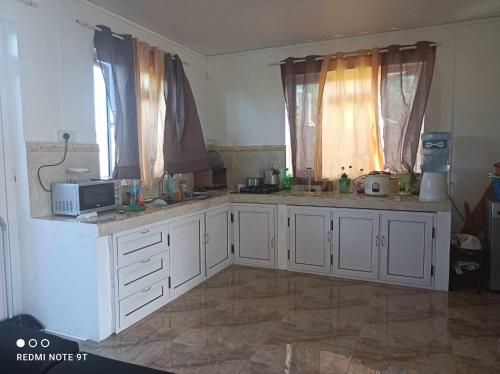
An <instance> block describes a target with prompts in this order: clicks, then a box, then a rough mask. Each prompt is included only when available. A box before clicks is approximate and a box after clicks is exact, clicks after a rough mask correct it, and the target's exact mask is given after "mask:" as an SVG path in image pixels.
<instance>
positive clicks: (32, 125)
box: [0, 0, 207, 317]
mask: <svg viewBox="0 0 500 374" xmlns="http://www.w3.org/2000/svg"><path fill="white" fill-rule="evenodd" d="M36 3H37V4H38V6H37V7H30V6H27V5H25V4H23V3H21V2H18V1H16V0H0V19H1V20H2V21H5V23H6V24H9V32H11V31H12V32H15V34H17V41H18V42H17V49H18V53H16V51H13V52H12V53H13V57H15V58H12V60H13V61H12V64H15V66H14V65H13V66H14V67H13V68H12V71H14V73H15V74H11V75H10V76H9V79H0V91H1V92H2V94H3V92H9V93H10V96H8V99H9V100H8V102H7V101H5V103H8V104H9V106H8V108H6V110H4V115H5V117H4V119H5V125H6V127H7V133H8V134H9V142H8V143H7V147H6V149H7V155H8V156H9V157H8V160H7V162H8V165H7V167H8V173H7V175H8V178H9V180H14V175H16V180H17V182H16V186H15V193H14V192H12V193H10V192H9V202H10V203H11V204H12V205H10V206H9V208H15V209H12V211H14V212H15V213H17V217H16V214H13V215H12V217H13V218H12V219H11V220H10V224H11V225H12V226H13V225H14V221H17V229H18V235H16V236H17V240H13V242H16V244H17V243H18V244H19V245H18V246H17V245H15V248H14V246H13V250H14V252H13V257H14V262H15V263H14V264H13V267H14V270H13V274H14V288H15V290H14V296H15V297H16V300H15V305H14V307H15V310H14V312H15V313H19V312H24V313H32V314H34V315H37V314H40V315H41V317H43V313H44V312H43V310H41V309H39V306H40V305H42V304H43V300H41V301H40V300H39V299H37V298H36V296H35V294H36V292H35V291H36V289H34V286H33V285H34V284H44V282H45V281H47V277H46V275H45V274H43V272H39V271H37V269H38V267H37V262H38V256H42V257H43V255H44V251H42V252H40V253H38V252H37V249H38V248H39V247H38V245H39V244H40V240H41V239H40V237H39V236H38V235H36V232H35V230H34V221H33V220H32V219H31V216H30V206H29V201H30V197H29V190H28V170H27V157H26V147H25V141H37V142H40V141H41V142H54V141H56V139H57V137H56V134H57V130H59V129H64V130H73V131H75V132H76V139H75V141H76V142H78V143H95V142H96V139H95V130H94V103H93V100H94V95H93V77H92V75H93V74H92V69H93V42H92V39H93V31H92V30H89V29H87V28H84V27H82V26H80V25H78V24H77V23H76V22H75V19H76V18H78V19H81V20H83V21H87V22H88V23H91V24H105V25H108V26H110V27H111V28H112V29H113V30H114V31H116V32H118V33H130V34H132V35H133V36H135V37H138V38H139V39H141V40H144V41H146V42H148V43H150V44H152V45H155V46H158V47H159V48H161V49H163V50H165V51H167V52H171V53H177V54H179V55H180V57H181V58H182V60H183V61H185V62H187V63H188V64H189V65H188V66H186V67H185V70H186V74H187V75H188V78H189V80H190V83H191V85H192V88H193V92H194V95H195V99H196V102H197V105H198V111H199V114H200V119H201V121H202V126H206V100H205V98H206V79H205V71H206V64H207V61H206V58H205V57H204V56H201V55H199V54H197V53H195V52H193V51H191V50H189V49H187V48H184V47H182V46H179V45H178V44H175V43H174V42H171V41H169V40H167V39H165V38H163V37H160V36H158V35H156V34H155V33H153V32H151V31H148V30H146V29H145V28H143V27H140V26H138V25H134V24H133V23H131V22H129V21H127V20H125V19H123V18H121V17H119V16H117V15H113V14H111V13H109V12H107V11H104V10H102V9H101V8H98V7H96V6H94V5H92V4H90V3H88V2H86V1H84V0H36ZM9 37H10V36H9ZM12 38H13V39H14V34H12ZM9 45H16V43H15V42H14V41H12V43H9ZM14 60H15V61H14ZM0 70H2V69H0ZM14 75H15V76H14ZM11 81H12V82H11ZM18 83H20V84H18ZM19 88H20V89H19ZM18 94H19V96H20V100H18V99H17V97H18ZM4 96H5V95H4ZM2 99H3V96H2ZM14 201H15V205H14V203H13V202H14ZM9 218H10V216H9ZM12 232H13V233H14V231H12ZM45 254H47V253H45ZM53 292H58V291H57V290H53ZM38 301H40V303H39V302H38Z"/></svg>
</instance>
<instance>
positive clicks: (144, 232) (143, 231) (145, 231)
mask: <svg viewBox="0 0 500 374" xmlns="http://www.w3.org/2000/svg"><path fill="white" fill-rule="evenodd" d="M148 232H149V230H142V231H141V232H140V233H141V234H147V233H148Z"/></svg>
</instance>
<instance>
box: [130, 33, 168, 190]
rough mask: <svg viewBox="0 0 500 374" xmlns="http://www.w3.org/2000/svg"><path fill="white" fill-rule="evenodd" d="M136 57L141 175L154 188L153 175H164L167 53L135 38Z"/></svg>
mask: <svg viewBox="0 0 500 374" xmlns="http://www.w3.org/2000/svg"><path fill="white" fill-rule="evenodd" d="M134 57H135V81H136V91H137V118H138V127H139V131H138V133H139V163H140V167H141V179H142V181H143V183H144V187H145V188H146V189H147V190H151V189H152V187H153V182H154V179H156V178H161V177H162V175H163V163H164V158H163V134H164V126H165V125H164V123H165V100H164V98H163V84H164V83H163V82H164V72H165V62H164V61H165V54H164V52H163V51H160V50H159V49H157V48H154V47H153V48H152V47H150V46H149V45H148V44H147V43H144V42H141V41H139V40H137V39H134Z"/></svg>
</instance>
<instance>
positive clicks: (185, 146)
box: [163, 53, 209, 174]
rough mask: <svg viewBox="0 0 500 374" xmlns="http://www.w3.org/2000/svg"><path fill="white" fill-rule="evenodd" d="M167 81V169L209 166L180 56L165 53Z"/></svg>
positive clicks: (180, 170) (168, 170)
mask: <svg viewBox="0 0 500 374" xmlns="http://www.w3.org/2000/svg"><path fill="white" fill-rule="evenodd" d="M165 80H166V81H165V86H164V95H165V97H166V108H167V113H166V116H165V139H164V143H163V153H164V157H165V171H166V172H168V173H170V174H176V173H187V172H191V171H198V170H205V169H208V168H209V166H208V157H207V150H206V147H205V141H204V139H203V131H202V129H201V123H200V118H199V117H198V110H197V109H196V102H195V100H194V95H193V91H192V90H191V85H190V84H189V81H188V79H187V77H186V74H185V72H184V67H183V65H182V61H181V59H180V57H179V56H177V55H175V56H171V55H170V54H168V53H167V54H166V55H165Z"/></svg>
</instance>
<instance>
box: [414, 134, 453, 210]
mask: <svg viewBox="0 0 500 374" xmlns="http://www.w3.org/2000/svg"><path fill="white" fill-rule="evenodd" d="M450 151H451V134H450V133H449V132H424V133H423V134H422V165H421V166H420V168H421V170H422V173H423V175H422V181H421V183H420V195H419V200H420V201H439V200H443V199H446V198H447V196H448V171H449V170H450Z"/></svg>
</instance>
